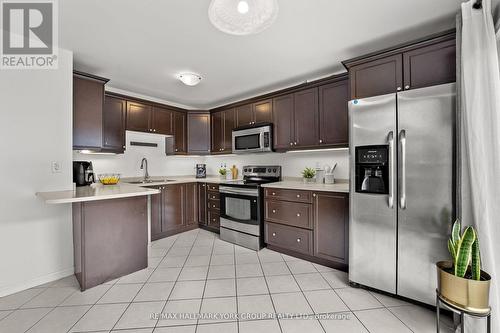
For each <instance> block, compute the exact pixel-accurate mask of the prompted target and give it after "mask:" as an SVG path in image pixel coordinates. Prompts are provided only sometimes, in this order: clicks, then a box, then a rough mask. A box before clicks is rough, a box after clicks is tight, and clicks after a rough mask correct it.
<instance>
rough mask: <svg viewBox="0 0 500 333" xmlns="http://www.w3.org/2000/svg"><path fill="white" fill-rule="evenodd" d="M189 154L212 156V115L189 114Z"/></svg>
mask: <svg viewBox="0 0 500 333" xmlns="http://www.w3.org/2000/svg"><path fill="white" fill-rule="evenodd" d="M187 123H188V124H187V129H188V139H187V142H188V153H190V154H200V155H206V154H210V114H209V113H206V112H204V113H191V112H190V113H188V115H187Z"/></svg>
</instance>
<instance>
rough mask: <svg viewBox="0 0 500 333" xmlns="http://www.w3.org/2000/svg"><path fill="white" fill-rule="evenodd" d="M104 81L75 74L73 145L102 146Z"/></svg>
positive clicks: (85, 146)
mask: <svg viewBox="0 0 500 333" xmlns="http://www.w3.org/2000/svg"><path fill="white" fill-rule="evenodd" d="M103 103H104V83H103V82H99V81H96V80H91V79H85V78H82V77H78V76H73V147H74V148H76V149H88V148H101V146H102V143H103V141H102V128H103V127H102V108H103Z"/></svg>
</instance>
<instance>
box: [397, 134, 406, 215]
mask: <svg viewBox="0 0 500 333" xmlns="http://www.w3.org/2000/svg"><path fill="white" fill-rule="evenodd" d="M399 145H400V146H401V181H400V182H399V186H400V188H399V195H400V198H399V200H400V201H399V206H400V207H401V209H406V130H401V132H399Z"/></svg>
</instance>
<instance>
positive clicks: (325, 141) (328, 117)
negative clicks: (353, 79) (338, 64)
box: [319, 80, 349, 146]
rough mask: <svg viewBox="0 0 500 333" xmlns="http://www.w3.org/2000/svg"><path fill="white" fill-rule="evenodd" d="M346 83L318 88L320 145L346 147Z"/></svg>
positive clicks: (347, 88)
mask: <svg viewBox="0 0 500 333" xmlns="http://www.w3.org/2000/svg"><path fill="white" fill-rule="evenodd" d="M348 100H349V86H348V81H347V80H345V81H341V82H335V83H331V84H327V85H324V86H321V87H319V125H320V131H319V133H320V136H319V142H320V144H322V145H336V146H347V145H348V144H349V137H348V130H347V129H348V126H349V124H348V109H347V102H348Z"/></svg>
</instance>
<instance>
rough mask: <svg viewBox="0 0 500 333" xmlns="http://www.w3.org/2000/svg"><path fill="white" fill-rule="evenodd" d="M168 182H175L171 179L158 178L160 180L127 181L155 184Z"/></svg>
mask: <svg viewBox="0 0 500 333" xmlns="http://www.w3.org/2000/svg"><path fill="white" fill-rule="evenodd" d="M168 182H175V180H173V179H160V180H139V181H134V182H127V183H129V184H140V185H142V184H152V185H154V184H157V183H168Z"/></svg>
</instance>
